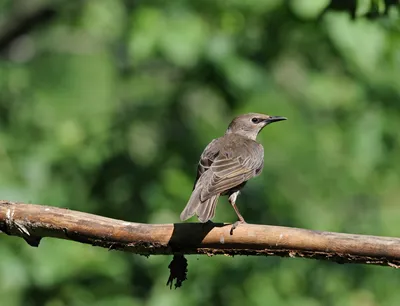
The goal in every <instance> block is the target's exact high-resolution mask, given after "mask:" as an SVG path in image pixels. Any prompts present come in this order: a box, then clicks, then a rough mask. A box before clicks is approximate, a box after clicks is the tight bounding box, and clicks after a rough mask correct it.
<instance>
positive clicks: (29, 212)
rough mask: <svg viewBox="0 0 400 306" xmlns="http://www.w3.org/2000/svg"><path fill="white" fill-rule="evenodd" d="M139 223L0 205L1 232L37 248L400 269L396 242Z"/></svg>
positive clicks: (265, 228) (284, 230) (246, 227)
mask: <svg viewBox="0 0 400 306" xmlns="http://www.w3.org/2000/svg"><path fill="white" fill-rule="evenodd" d="M230 229H231V225H227V224H220V223H205V224H201V223H175V224H140V223H132V222H125V221H121V220H115V219H110V218H105V217H101V216H97V215H92V214H88V213H83V212H78V211H73V210H69V209H64V208H56V207H51V206H43V205H33V204H20V203H14V202H9V201H0V230H1V231H2V232H4V233H6V234H8V235H13V236H19V237H22V238H24V239H25V240H26V241H27V242H28V243H29V244H30V245H31V246H39V242H40V240H41V238H43V237H53V238H60V239H67V240H73V241H77V242H81V243H86V244H91V245H94V246H100V247H104V248H108V249H110V250H111V249H114V250H121V251H127V252H132V253H135V254H141V255H153V254H154V255H168V254H174V255H181V254H206V255H217V254H224V255H232V256H233V255H262V256H282V257H302V258H313V259H324V260H330V261H335V262H338V263H363V264H373V265H382V266H391V267H395V268H399V267H400V238H389V237H378V236H367V235H353V234H342V233H332V232H319V231H312V230H306V229H299V228H290V227H281V226H269V225H254V224H243V225H239V226H238V228H237V229H235V231H234V232H233V235H231V234H230Z"/></svg>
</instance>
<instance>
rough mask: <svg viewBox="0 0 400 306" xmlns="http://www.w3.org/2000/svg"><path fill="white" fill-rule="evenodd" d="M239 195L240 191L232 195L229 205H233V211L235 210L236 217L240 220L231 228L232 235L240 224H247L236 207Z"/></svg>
mask: <svg viewBox="0 0 400 306" xmlns="http://www.w3.org/2000/svg"><path fill="white" fill-rule="evenodd" d="M239 193H240V191H239V190H238V191H235V192H234V193H232V194H231V195H230V196H229V203H231V205H232V207H233V209H234V210H235V213H236V215H237V216H238V218H239V221H236V222H235V223H233V224H232V228H231V232H230V233H231V235H232V234H233V230H234V229H235V228H236V227H237V226H238V225H239V224H243V223H246V221H244V218H243V216H242V215H241V214H240V212H239V209H238V208H237V206H236V199H237V197H238V195H239Z"/></svg>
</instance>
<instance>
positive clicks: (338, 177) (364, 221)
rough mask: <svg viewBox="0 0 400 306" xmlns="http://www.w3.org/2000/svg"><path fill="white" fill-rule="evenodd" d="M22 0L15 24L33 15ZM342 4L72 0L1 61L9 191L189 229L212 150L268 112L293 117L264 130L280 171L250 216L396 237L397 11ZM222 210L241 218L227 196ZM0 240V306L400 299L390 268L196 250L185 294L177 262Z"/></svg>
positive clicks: (243, 200) (0, 16)
mask: <svg viewBox="0 0 400 306" xmlns="http://www.w3.org/2000/svg"><path fill="white" fill-rule="evenodd" d="M14 2H15V1H9V0H6V1H0V8H1V10H0V24H3V25H7V24H8V23H9V22H11V21H12V20H14V18H15V20H17V21H18V18H19V17H18V16H23V15H24V14H29V13H30V12H31V9H32V7H25V5H22V3H20V2H18V1H17V2H15V3H14ZM31 2H32V4H31V5H32V6H35V5H38V4H40V3H46V1H31ZM328 2H329V1H310V0H308V1H305V0H302V1H300V0H299V1H297V0H296V1H294V0H293V1H279V0H275V1H259V0H257V1H255V0H252V1H237V0H229V1H204V0H203V1H169V2H167V1H147V2H146V1H122V0H113V1H105V0H97V1H79V2H73V3H72V2H68V1H58V2H57V4H54V10H55V12H56V15H55V17H54V18H53V19H51V20H49V21H45V22H43V24H41V25H40V26H38V27H35V28H32V30H30V31H28V32H27V33H26V34H25V35H22V36H19V37H17V38H16V39H14V40H13V41H12V42H11V43H10V45H9V46H7V48H6V49H5V50H3V57H2V58H1V59H0V169H1V171H0V198H3V199H8V200H15V201H21V202H31V203H40V204H48V205H54V206H59V207H68V208H71V209H77V210H81V211H86V212H91V213H95V214H100V215H104V216H109V217H115V218H120V219H125V220H130V221H136V222H158V223H167V222H178V221H179V214H180V212H181V210H182V209H183V208H184V206H185V204H186V201H187V199H188V197H189V195H190V192H191V189H192V184H193V180H194V175H195V168H196V163H197V160H198V157H199V155H200V153H201V151H202V149H203V148H204V146H205V145H206V144H207V143H208V142H209V141H210V140H211V139H212V138H215V137H218V136H220V135H221V134H222V133H223V132H224V130H225V128H226V127H227V124H228V123H229V121H230V120H231V119H232V117H233V116H234V115H237V114H240V113H244V112H264V113H268V114H272V115H282V116H286V117H288V118H289V120H288V121H285V122H284V123H279V124H276V125H273V126H270V127H268V128H266V129H265V130H264V131H263V132H262V134H261V135H260V138H259V140H260V142H261V143H262V144H263V145H264V146H265V149H266V153H265V168H264V172H263V174H262V175H261V176H260V177H258V178H257V179H254V180H252V181H251V182H250V183H249V184H248V185H247V186H246V188H245V189H244V190H243V194H242V195H241V196H240V198H239V200H238V206H239V208H240V209H241V212H242V213H243V215H244V216H245V218H246V220H247V221H248V222H251V223H262V224H276V225H285V226H295V227H304V228H310V229H315V230H329V231H341V232H349V233H364V234H373V235H385V236H398V235H399V232H400V225H399V224H400V223H399V222H398V219H399V217H400V206H399V200H398V199H399V198H400V189H399V186H400V175H399V173H400V163H399V162H398V159H399V154H400V136H399V135H400V133H399V130H400V51H399V50H400V23H399V17H398V16H399V10H398V7H396V6H390V7H388V11H387V15H382V14H383V13H384V12H385V9H386V6H385V3H389V2H390V1H386V2H384V1H358V4H359V5H358V7H357V9H356V11H355V13H354V15H355V16H357V18H355V19H354V20H353V19H352V18H351V16H352V14H353V13H352V8H349V9H348V12H346V10H347V9H346V8H345V9H343V8H341V9H338V8H337V7H333V6H332V7H331V9H329V10H327V11H324V8H325V7H326V6H327V5H328V4H329V3H330V4H332V3H333V2H335V1H331V2H329V3H328ZM351 3H352V1H349V4H348V5H349V6H351ZM371 3H372V4H373V5H372V6H371ZM49 5H53V4H49ZM349 12H350V14H349ZM376 12H378V15H376ZM17 17H18V18H17ZM7 30H8V28H7V27H4V31H7ZM4 31H0V32H3V33H4ZM0 35H1V34H0ZM0 37H1V36H0ZM215 220H216V221H225V222H229V221H232V222H233V221H235V220H236V219H235V214H234V212H233V210H232V208H231V207H230V206H229V205H228V203H227V200H226V199H225V198H222V199H221V200H220V203H219V205H218V208H217V214H216V218H215ZM0 239H1V240H0V258H1V260H0V296H1V304H2V305H3V304H4V305H9V306H19V305H23V306H34V305H45V306H63V305H77V306H79V305H102V306H103V305H104V306H106V305H118V306H124V305H130V306H132V305H143V304H146V305H149V306H151V305H204V304H208V305H214V304H215V305H230V306H235V305H247V304H251V305H266V304H267V305H296V306H297V305H307V306H308V305H311V306H314V305H315V306H317V305H341V306H342V305H349V306H351V305H397V304H398V301H399V300H400V291H399V290H398V288H399V286H400V278H399V276H398V271H395V270H394V269H390V268H383V267H370V266H361V265H360V266H349V265H345V266H342V265H336V264H333V263H325V262H319V261H309V260H301V259H280V258H261V257H260V258H240V257H235V258H227V257H213V258H206V257H196V256H191V257H189V258H188V261H189V274H188V277H189V280H188V281H187V282H185V283H184V285H183V287H182V288H181V289H179V290H176V291H170V290H169V289H168V288H167V287H165V283H166V280H167V279H168V269H167V266H168V263H169V261H170V260H171V258H169V257H167V256H159V257H155V256H152V257H150V258H148V259H146V258H144V257H140V256H135V255H132V254H124V253H118V252H108V251H107V250H104V249H100V248H93V247H90V246H86V245H80V244H77V243H73V242H67V241H59V240H51V239H45V240H44V241H42V244H41V246H40V247H39V248H38V249H33V248H31V247H29V246H28V245H27V244H26V243H24V241H22V240H21V239H16V238H14V237H7V236H5V235H1V236H0Z"/></svg>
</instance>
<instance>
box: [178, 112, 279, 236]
mask: <svg viewBox="0 0 400 306" xmlns="http://www.w3.org/2000/svg"><path fill="white" fill-rule="evenodd" d="M281 120H286V118H285V117H279V116H268V115H263V114H257V113H249V114H245V115H240V116H238V117H236V118H235V119H233V120H232V122H231V123H230V124H229V127H228V129H227V130H226V132H225V135H224V136H222V137H220V138H217V139H214V140H213V141H211V142H210V143H209V144H208V146H207V147H206V148H205V149H204V151H203V153H202V154H201V156H200V161H199V164H198V167H197V177H196V180H195V183H194V187H193V191H192V195H191V196H190V199H189V201H188V203H187V204H186V207H185V209H184V210H183V211H182V213H181V216H180V218H181V220H182V221H184V220H187V219H189V218H190V217H192V216H193V215H195V214H196V215H197V216H198V219H199V221H200V222H203V223H204V222H207V221H208V220H211V219H212V218H213V217H214V215H215V207H216V205H217V202H218V198H219V197H220V196H222V195H227V196H228V197H229V203H231V205H232V207H233V209H234V210H235V212H236V214H237V216H238V218H239V221H237V222H235V223H234V224H233V226H232V230H233V229H234V228H236V227H237V225H238V224H240V223H245V221H244V218H243V217H242V215H241V214H240V212H239V210H238V208H237V207H236V199H237V197H238V195H239V193H240V189H241V188H243V186H244V185H245V184H246V182H247V181H248V180H249V179H251V178H252V177H255V176H258V175H259V174H260V173H261V171H262V169H263V166H264V148H263V146H262V145H261V144H259V143H258V142H257V141H256V138H257V135H258V133H259V132H260V131H261V130H262V129H263V128H264V127H265V126H266V125H268V124H270V123H273V122H277V121H281Z"/></svg>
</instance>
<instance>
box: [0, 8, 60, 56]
mask: <svg viewBox="0 0 400 306" xmlns="http://www.w3.org/2000/svg"><path fill="white" fill-rule="evenodd" d="M56 14H57V11H56V9H55V5H54V4H48V5H44V6H42V7H39V8H37V9H36V10H34V11H32V12H29V14H26V15H24V16H12V18H9V22H8V23H6V24H5V25H4V27H3V30H2V31H0V52H3V51H4V50H5V49H7V48H8V47H9V45H10V44H11V43H12V42H13V41H14V40H15V39H16V38H18V37H19V36H21V35H23V34H25V33H27V32H30V31H32V30H33V29H34V28H37V27H38V26H40V25H42V24H44V23H46V22H48V21H50V20H52V19H53V18H54V17H55V16H56Z"/></svg>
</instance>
